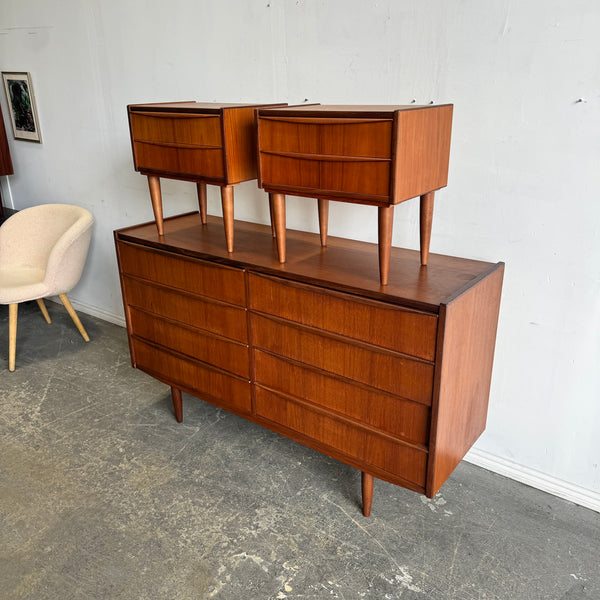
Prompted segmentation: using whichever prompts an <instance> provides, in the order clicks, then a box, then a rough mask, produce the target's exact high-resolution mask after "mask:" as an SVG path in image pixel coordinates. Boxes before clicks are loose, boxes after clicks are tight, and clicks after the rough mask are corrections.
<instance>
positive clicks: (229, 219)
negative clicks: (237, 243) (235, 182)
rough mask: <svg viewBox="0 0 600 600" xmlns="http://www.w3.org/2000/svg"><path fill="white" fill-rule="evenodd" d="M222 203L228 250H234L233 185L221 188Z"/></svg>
mask: <svg viewBox="0 0 600 600" xmlns="http://www.w3.org/2000/svg"><path fill="white" fill-rule="evenodd" d="M221 205H222V207H223V224H224V225H225V242H226V243H227V252H233V186H232V185H225V186H223V187H222V188H221Z"/></svg>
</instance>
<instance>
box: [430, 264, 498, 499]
mask: <svg viewBox="0 0 600 600" xmlns="http://www.w3.org/2000/svg"><path fill="white" fill-rule="evenodd" d="M503 275H504V265H503V264H502V263H499V264H498V266H497V268H496V269H494V270H493V271H492V272H491V273H490V274H489V275H488V276H487V277H485V278H483V279H481V280H480V281H478V282H477V283H476V284H475V285H474V286H473V287H470V288H469V289H467V290H466V291H465V292H464V293H462V294H461V295H460V296H458V297H456V298H455V299H454V300H452V301H451V302H449V303H448V304H447V305H442V307H441V311H440V325H439V338H438V355H437V357H436V375H435V383H434V400H433V407H432V408H433V410H432V425H431V438H430V456H429V466H428V477H427V490H426V493H427V496H429V497H430V498H431V497H433V496H434V495H435V494H436V493H437V491H438V490H439V489H440V487H441V486H442V484H443V483H444V481H446V479H447V478H448V477H449V475H450V474H451V473H452V471H453V470H454V469H455V468H456V466H457V465H458V463H459V462H460V461H461V460H462V459H463V457H464V456H465V454H466V453H467V452H468V451H469V449H470V448H471V446H472V445H473V444H474V443H475V441H476V440H477V438H478V437H479V436H480V435H481V433H482V432H483V431H484V429H485V424H486V418H487V408H488V399H489V393H490V384H491V377H492V365H493V360H494V349H495V343H496V329H497V325H498V313H499V309H500V294H501V290H502V279H503Z"/></svg>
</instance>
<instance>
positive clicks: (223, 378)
mask: <svg viewBox="0 0 600 600" xmlns="http://www.w3.org/2000/svg"><path fill="white" fill-rule="evenodd" d="M131 344H132V349H133V355H134V357H135V362H136V367H138V368H139V369H142V370H143V371H146V372H147V373H149V374H150V375H152V376H154V377H156V378H158V379H161V380H162V381H164V382H165V383H167V384H169V385H173V386H175V387H177V386H179V387H182V388H184V389H189V390H190V391H192V392H193V393H194V394H195V395H197V396H198V397H200V398H203V399H206V400H211V401H214V402H216V403H217V404H219V405H221V406H224V407H225V408H232V409H234V410H237V411H241V412H245V413H251V412H252V399H251V388H250V382H249V381H244V380H242V379H239V378H237V377H234V376H233V375H228V374H227V373H224V372H222V371H219V370H217V369H214V368H212V367H210V366H209V365H206V364H203V363H200V362H197V361H194V360H191V359H186V358H184V357H180V356H176V355H174V354H171V353H170V352H168V351H166V350H163V349H161V348H159V347H156V346H152V345H150V344H147V343H145V342H143V341H142V340H139V339H137V338H135V337H132V338H131Z"/></svg>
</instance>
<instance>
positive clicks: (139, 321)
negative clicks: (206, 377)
mask: <svg viewBox="0 0 600 600" xmlns="http://www.w3.org/2000/svg"><path fill="white" fill-rule="evenodd" d="M130 318H131V321H130V323H131V333H132V335H135V336H137V337H141V338H144V339H146V340H148V341H150V342H154V343H155V344H160V345H162V346H166V347H168V348H170V349H171V350H175V351H176V352H179V353H181V354H185V355H187V356H189V357H192V358H195V359H197V360H199V361H202V362H205V363H209V364H211V365H214V366H215V367H218V368H220V369H224V370H225V371H229V372H231V373H234V374H235V375H239V376H240V377H244V378H245V379H249V378H250V367H249V364H248V346H247V345H244V344H241V343H237V342H233V341H231V340H228V339H225V338H222V337H220V336H216V335H214V334H211V333H208V332H206V331H202V330H200V329H193V328H191V327H188V326H187V325H185V326H184V325H181V324H179V323H175V322H173V321H167V320H166V319H163V318H161V317H157V316H155V315H152V314H150V313H147V312H145V311H141V310H139V309H137V308H130Z"/></svg>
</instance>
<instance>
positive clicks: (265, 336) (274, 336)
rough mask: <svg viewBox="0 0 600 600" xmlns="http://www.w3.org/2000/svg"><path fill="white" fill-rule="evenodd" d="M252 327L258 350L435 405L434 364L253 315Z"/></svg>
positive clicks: (253, 339)
mask: <svg viewBox="0 0 600 600" xmlns="http://www.w3.org/2000/svg"><path fill="white" fill-rule="evenodd" d="M251 323H252V341H253V345H254V346H255V347H256V348H261V349H263V350H268V351H270V352H272V353H274V354H278V355H279V356H284V357H286V358H290V359H292V360H296V361H298V362H300V363H304V364H307V365H312V366H315V367H318V368H321V369H323V370H324V371H328V372H330V373H334V374H336V375H340V376H342V377H346V378H348V379H351V380H354V381H358V382H360V383H364V384H366V385H370V386H372V387H375V388H378V389H381V390H384V391H386V392H389V393H391V394H396V395H398V396H401V397H403V398H408V399H410V400H414V401H415V402H421V403H422V404H431V394H432V390H433V365H432V364H430V363H426V362H423V361H418V360H414V359H411V358H409V357H404V356H401V355H395V354H393V353H391V352H381V351H378V350H377V349H376V348H369V347H367V346H366V345H357V344H349V343H348V340H343V339H341V338H335V337H333V336H331V335H321V334H319V333H318V332H317V331H316V330H309V329H308V328H299V327H297V326H295V325H291V326H290V325H286V323H285V322H284V321H281V320H277V321H276V320H274V319H271V318H265V317H262V316H259V315H252V320H251Z"/></svg>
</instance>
